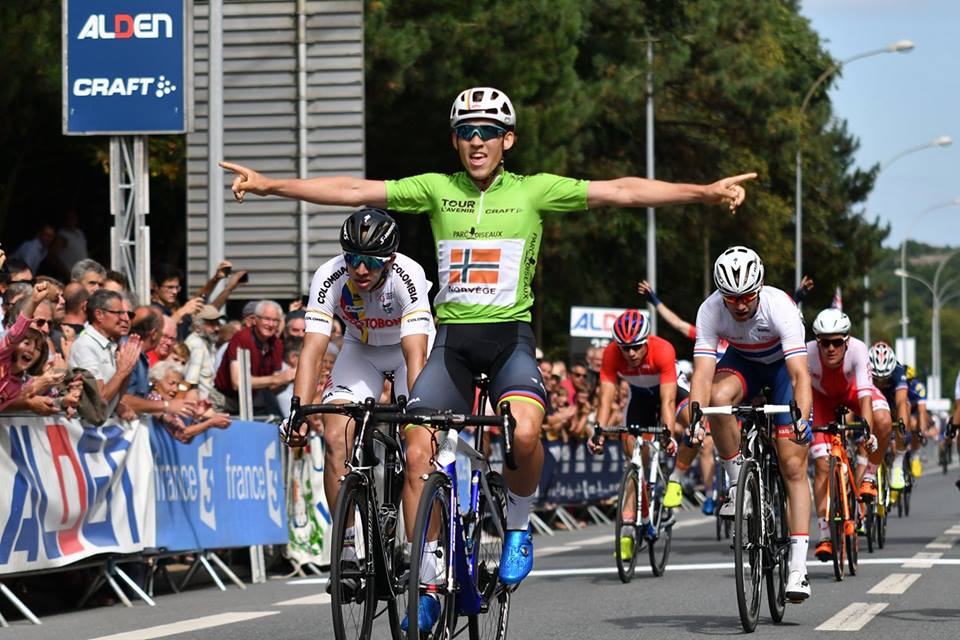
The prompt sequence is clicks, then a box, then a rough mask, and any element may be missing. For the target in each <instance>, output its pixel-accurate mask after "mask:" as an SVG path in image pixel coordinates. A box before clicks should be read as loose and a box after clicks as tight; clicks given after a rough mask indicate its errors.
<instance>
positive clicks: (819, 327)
mask: <svg viewBox="0 0 960 640" xmlns="http://www.w3.org/2000/svg"><path fill="white" fill-rule="evenodd" d="M813 333H814V335H817V336H822V335H829V334H831V333H839V334H841V335H845V336H848V335H850V316H848V315H847V314H845V313H844V312H843V311H840V309H824V310H823V311H821V312H820V313H818V314H817V317H816V318H815V319H814V321H813Z"/></svg>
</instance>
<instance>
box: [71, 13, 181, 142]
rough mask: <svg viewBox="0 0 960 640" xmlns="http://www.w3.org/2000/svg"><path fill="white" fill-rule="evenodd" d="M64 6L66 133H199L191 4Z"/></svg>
mask: <svg viewBox="0 0 960 640" xmlns="http://www.w3.org/2000/svg"><path fill="white" fill-rule="evenodd" d="M63 4H64V9H63V132H64V133H66V134H68V135H69V134H105V133H112V134H136V133H182V132H184V131H188V130H189V129H190V128H191V126H192V123H191V122H190V117H191V113H192V101H193V88H192V86H191V85H192V82H193V81H192V77H191V74H192V69H191V68H190V67H191V56H190V51H191V48H192V46H193V42H192V39H193V37H192V35H193V34H192V25H191V20H192V11H191V4H188V3H187V2H185V0H64V3H63Z"/></svg>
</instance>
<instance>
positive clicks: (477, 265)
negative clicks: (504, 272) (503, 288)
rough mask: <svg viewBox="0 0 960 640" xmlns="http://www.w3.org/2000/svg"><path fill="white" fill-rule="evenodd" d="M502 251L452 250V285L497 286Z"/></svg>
mask: <svg viewBox="0 0 960 640" xmlns="http://www.w3.org/2000/svg"><path fill="white" fill-rule="evenodd" d="M499 277H500V249H470V248H460V249H451V250H450V284H497V282H499Z"/></svg>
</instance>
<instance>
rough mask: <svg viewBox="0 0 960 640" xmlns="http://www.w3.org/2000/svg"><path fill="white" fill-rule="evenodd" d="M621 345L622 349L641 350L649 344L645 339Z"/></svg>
mask: <svg viewBox="0 0 960 640" xmlns="http://www.w3.org/2000/svg"><path fill="white" fill-rule="evenodd" d="M619 346H620V350H621V351H640V350H641V349H643V348H644V347H645V346H647V341H646V340H644V341H643V342H637V343H635V344H621V345H619Z"/></svg>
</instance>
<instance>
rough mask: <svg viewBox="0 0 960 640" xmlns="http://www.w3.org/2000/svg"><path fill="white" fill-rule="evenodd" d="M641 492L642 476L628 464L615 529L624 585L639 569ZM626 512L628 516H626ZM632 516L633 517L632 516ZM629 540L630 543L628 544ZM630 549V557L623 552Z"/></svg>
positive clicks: (617, 553)
mask: <svg viewBox="0 0 960 640" xmlns="http://www.w3.org/2000/svg"><path fill="white" fill-rule="evenodd" d="M639 491H640V476H639V473H638V471H637V468H636V467H634V466H633V465H632V464H629V463H628V464H627V468H626V469H624V471H623V477H621V478H620V493H619V494H618V495H617V522H616V525H615V528H614V537H613V555H614V557H615V558H616V559H617V574H618V575H619V576H620V581H621V582H623V583H624V584H627V583H629V582H630V580H632V579H633V573H634V570H635V569H636V567H637V551H639V550H640V549H639V547H640V539H639V536H638V535H637V517H638V516H639V515H640V514H638V513H637V502H638V500H637V496H638V495H639V493H638V492H639ZM624 512H626V514H627V515H626V516H625V515H624ZM631 514H632V515H631ZM627 540H629V542H627ZM625 548H629V550H630V554H629V557H626V558H625V557H623V556H624V555H625V554H624V553H623V551H624V550H625Z"/></svg>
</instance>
